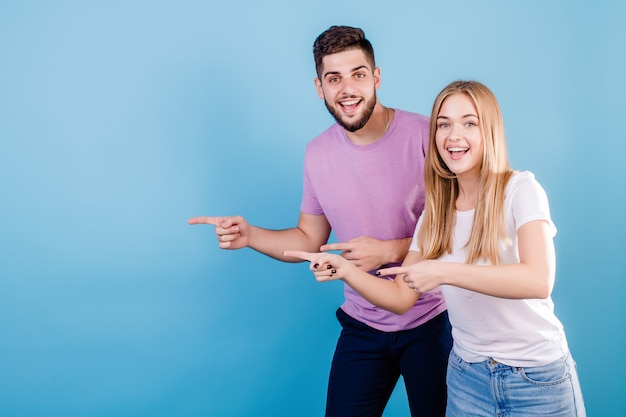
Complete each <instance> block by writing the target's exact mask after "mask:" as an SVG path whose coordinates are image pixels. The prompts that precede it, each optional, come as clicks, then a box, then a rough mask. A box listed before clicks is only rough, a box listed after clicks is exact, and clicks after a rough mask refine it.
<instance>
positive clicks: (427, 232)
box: [285, 81, 586, 417]
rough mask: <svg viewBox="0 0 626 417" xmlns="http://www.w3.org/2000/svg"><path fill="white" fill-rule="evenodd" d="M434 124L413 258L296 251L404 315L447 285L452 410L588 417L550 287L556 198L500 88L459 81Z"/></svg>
mask: <svg viewBox="0 0 626 417" xmlns="http://www.w3.org/2000/svg"><path fill="white" fill-rule="evenodd" d="M430 124H431V126H430V138H429V149H428V151H427V155H426V165H425V172H424V181H425V188H426V204H425V208H424V212H423V213H422V216H421V217H420V219H419V221H418V224H417V226H416V230H415V235H414V239H413V243H412V245H411V249H410V251H409V254H408V255H407V257H406V258H405V261H404V263H403V265H402V266H400V267H394V268H387V269H381V270H380V271H378V275H379V278H377V277H373V276H368V275H367V274H364V273H362V272H361V271H359V270H357V269H356V268H355V267H354V266H353V265H351V264H350V262H347V261H346V260H344V259H343V258H341V257H340V256H338V255H334V254H327V253H322V254H312V253H306V252H296V251H289V252H286V253H285V255H289V256H298V257H301V258H303V259H307V260H309V261H311V269H312V270H313V271H314V274H315V276H316V278H317V279H318V280H319V281H326V280H331V279H341V280H343V281H344V282H345V283H346V284H348V285H350V286H351V287H352V288H354V289H355V290H356V291H357V292H359V293H360V294H361V295H362V296H363V297H364V298H366V299H367V300H369V301H370V302H372V303H373V304H376V305H378V306H380V307H382V308H384V309H388V310H390V311H393V312H395V313H397V314H401V313H402V312H403V311H405V310H406V309H407V308H409V307H410V306H411V305H413V303H415V300H416V299H417V298H419V297H420V296H421V295H422V294H424V293H426V292H428V291H431V290H433V289H436V288H439V289H441V291H442V292H443V294H444V297H445V300H446V303H447V306H448V312H449V316H450V322H451V324H452V335H453V339H454V345H453V349H452V352H451V354H450V359H449V362H448V374H447V385H448V405H447V411H446V415H448V416H500V415H507V416H548V415H549V416H568V417H569V416H585V415H586V414H585V407H584V403H583V398H582V393H581V389H580V384H579V381H578V376H577V371H576V366H575V363H574V360H573V359H572V357H571V356H570V353H569V348H568V344H567V340H566V337H565V333H564V331H563V326H562V324H561V322H560V321H559V320H558V318H557V317H556V316H555V315H554V304H553V302H552V299H551V296H550V294H551V292H552V289H553V286H554V280H555V251H554V243H553V238H554V235H555V234H556V228H555V226H554V224H553V222H552V219H551V217H550V209H549V204H548V199H547V196H546V194H545V192H544V189H543V188H542V187H541V185H540V184H539V183H538V182H537V180H536V179H535V177H534V175H533V174H532V173H530V172H528V171H525V172H517V171H513V170H512V169H511V168H510V166H509V162H508V156H507V150H506V142H505V136H504V126H503V122H502V116H501V113H500V107H499V105H498V102H497V100H496V98H495V97H494V95H493V93H492V92H491V91H490V90H489V89H488V88H487V87H486V86H484V85H483V84H481V83H479V82H476V81H456V82H453V83H451V84H449V85H448V86H447V87H446V88H444V89H443V91H441V93H440V94H439V95H438V96H437V98H436V100H435V103H434V105H433V110H432V116H431V121H430Z"/></svg>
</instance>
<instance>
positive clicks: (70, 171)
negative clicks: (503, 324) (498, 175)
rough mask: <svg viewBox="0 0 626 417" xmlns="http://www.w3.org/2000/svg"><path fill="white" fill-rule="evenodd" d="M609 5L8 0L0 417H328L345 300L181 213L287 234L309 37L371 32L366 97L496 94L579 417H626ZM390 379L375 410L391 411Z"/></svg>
mask: <svg viewBox="0 0 626 417" xmlns="http://www.w3.org/2000/svg"><path fill="white" fill-rule="evenodd" d="M625 12H626V7H625V6H624V3H623V2H620V1H619V0H614V1H610V0H606V1H595V2H577V3H572V2H569V1H565V0H555V1H548V2H546V1H542V0H524V1H519V2H506V3H505V2H499V1H485V0H478V1H475V2H471V4H470V3H467V2H463V1H452V0H450V1H438V2H423V1H408V0H407V1H391V2H374V1H368V0H364V1H362V2H359V3H354V2H330V1H327V0H320V1H317V2H310V3H308V4H307V5H300V4H297V3H294V2H292V1H281V0H268V1H264V2H256V1H231V2H215V1H210V2H209V1H161V0H157V1H106V2H105V1H101V2H97V1H94V2H82V1H67V0H61V1H55V2H47V1H28V0H27V1H23V2H8V1H3V2H2V3H0V141H1V142H0V415H2V416H6V417H22V416H24V417H25V416H29V417H32V416H63V417H74V416H76V417H78V416H80V417H86V416H89V417H104V416H117V417H124V416H133V417H140V416H150V417H158V416H189V417H195V416H220V417H228V416H267V415H271V416H276V417H278V416H294V415H297V416H300V417H306V416H320V415H322V414H323V407H324V398H325V389H326V378H327V372H328V369H329V364H330V359H331V355H332V352H333V348H334V342H335V339H336V336H337V334H338V330H339V329H338V325H337V323H336V322H335V319H334V311H335V309H336V307H337V306H338V305H339V304H340V302H341V300H342V293H341V285H340V284H339V283H337V282H334V283H325V284H320V283H316V282H315V281H314V279H313V278H312V276H311V275H310V274H309V272H308V270H307V267H306V266H305V265H304V264H296V265H288V264H281V263H279V262H276V261H273V260H271V259H268V258H265V257H263V256H261V255H259V254H257V253H255V252H253V251H251V250H242V251H236V252H227V251H220V250H219V249H218V248H217V245H216V243H215V238H214V235H213V231H212V228H211V227H209V226H207V227H204V226H194V227H192V226H188V225H187V223H186V220H187V218H189V217H191V216H196V215H228V214H242V215H244V216H246V217H247V218H248V219H249V220H250V221H251V222H252V223H255V224H259V225H263V226H266V227H270V228H285V227H290V226H292V225H295V223H296V221H297V217H298V209H299V202H300V192H301V164H302V158H303V153H304V146H305V143H306V142H307V141H309V140H310V139H312V138H313V137H314V136H315V135H316V134H317V133H319V132H320V131H322V130H323V129H324V128H326V127H327V126H328V125H329V124H330V123H331V122H332V120H331V118H330V116H329V115H328V114H327V112H326V109H325V108H324V106H323V105H322V103H321V101H320V100H319V99H318V97H317V95H316V93H315V90H314V85H313V78H314V76H315V73H314V66H313V60H312V54H311V45H312V43H313V40H314V39H315V37H316V36H317V35H318V34H319V33H320V32H321V31H323V30H325V29H326V28H328V27H329V26H331V25H333V24H348V25H355V26H360V27H362V28H364V29H365V31H366V34H367V35H368V37H369V38H370V39H371V41H372V42H373V44H374V47H375V49H376V51H377V64H378V65H379V66H380V68H381V70H382V86H381V88H380V90H379V96H380V98H381V101H382V102H383V103H384V104H386V105H388V106H394V107H399V108H404V109H406V110H411V111H416V112H421V113H426V114H428V113H429V112H430V106H431V104H432V100H433V99H434V97H435V95H436V94H437V92H438V91H439V90H440V89H441V88H442V87H443V86H444V85H446V84H447V83H448V82H449V81H452V80H453V79H457V78H474V79H478V80H480V81H482V82H484V83H485V84H487V85H488V86H490V87H491V88H492V90H493V91H494V92H495V94H496V95H497V97H498V98H499V100H500V103H501V105H502V108H503V111H504V118H505V126H506V130H507V136H508V140H509V149H510V154H511V159H512V161H513V164H514V166H515V167H516V168H518V169H529V170H532V171H534V172H535V173H536V175H537V178H538V179H539V181H540V182H541V183H542V184H543V185H544V187H545V188H546V190H547V192H548V194H549V197H550V201H551V206H552V211H553V217H554V220H555V222H556V224H557V227H558V228H559V233H558V235H557V238H556V244H557V255H558V276H557V283H556V289H555V291H554V299H555V302H556V311H557V314H558V315H559V317H560V318H561V320H562V321H563V323H564V325H565V328H566V332H567V334H568V338H569V341H570V344H571V349H572V351H573V354H574V355H575V357H576V359H577V361H578V365H579V371H580V377H581V380H582V385H583V389H584V394H585V396H586V401H587V407H588V410H589V414H590V415H596V416H604V417H610V416H616V417H617V416H623V415H625V414H626V398H625V397H624V395H623V384H622V383H621V379H620V378H619V377H620V376H621V375H623V374H624V373H625V371H626V367H625V365H624V361H623V360H621V359H622V358H621V354H623V352H624V351H625V350H626V325H625V321H626V320H625V318H624V317H625V314H624V301H623V297H622V295H623V293H624V290H625V289H626V280H625V278H626V269H625V267H624V264H623V263H622V262H621V260H620V259H621V258H622V257H623V256H624V250H625V249H626V244H625V243H624V238H623V236H624V232H625V231H626V225H625V221H624V215H623V205H622V204H623V201H624V199H625V198H626V187H625V186H624V182H623V169H622V166H620V165H619V164H620V163H622V160H623V157H624V155H626V134H625V129H624V127H623V125H624V115H625V113H626V106H625V105H624V97H626V83H625V81H624V80H625V78H624V74H626V63H625V58H626V19H625V18H624V15H625ZM407 410H408V407H407V405H406V399H405V395H404V394H403V393H402V386H401V385H400V386H399V387H398V390H396V393H394V396H393V398H392V400H391V403H390V404H389V407H388V409H387V411H386V414H385V415H386V416H400V415H408V411H407Z"/></svg>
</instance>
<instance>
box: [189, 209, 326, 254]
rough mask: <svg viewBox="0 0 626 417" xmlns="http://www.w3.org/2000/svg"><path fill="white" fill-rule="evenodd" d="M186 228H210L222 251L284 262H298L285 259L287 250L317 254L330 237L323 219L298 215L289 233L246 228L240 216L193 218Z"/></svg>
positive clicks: (247, 224)
mask: <svg viewBox="0 0 626 417" xmlns="http://www.w3.org/2000/svg"><path fill="white" fill-rule="evenodd" d="M189 224H212V225H214V226H215V234H216V235H217V240H218V242H219V247H220V248H222V249H229V250H232V249H240V248H244V247H249V248H251V249H254V250H256V251H257V252H260V253H262V254H264V255H267V256H270V257H272V258H274V259H278V260H280V261H285V262H300V261H301V259H296V258H293V257H286V256H284V255H283V252H284V251H285V250H287V249H297V250H303V251H308V252H317V251H319V248H320V246H321V245H323V244H324V243H326V241H327V240H328V236H330V224H329V223H328V220H327V219H326V216H324V215H318V216H316V215H311V214H306V213H302V212H301V213H300V218H299V219H298V225H297V226H296V227H292V228H289V229H283V230H272V229H265V228H262V227H258V226H252V225H250V224H249V223H248V222H247V221H246V220H245V219H244V218H243V217H241V216H227V217H209V216H203V217H193V218H191V219H189Z"/></svg>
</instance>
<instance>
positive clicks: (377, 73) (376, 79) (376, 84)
mask: <svg viewBox="0 0 626 417" xmlns="http://www.w3.org/2000/svg"><path fill="white" fill-rule="evenodd" d="M378 87H380V68H378V67H376V68H374V88H375V89H377V90H378Z"/></svg>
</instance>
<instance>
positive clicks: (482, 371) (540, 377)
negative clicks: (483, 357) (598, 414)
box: [446, 350, 586, 417]
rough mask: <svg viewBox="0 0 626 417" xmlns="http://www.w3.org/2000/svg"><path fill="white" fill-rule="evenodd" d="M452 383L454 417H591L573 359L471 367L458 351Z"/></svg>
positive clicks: (453, 356)
mask: <svg viewBox="0 0 626 417" xmlns="http://www.w3.org/2000/svg"><path fill="white" fill-rule="evenodd" d="M447 382H448V407H447V412H446V415H447V416H449V417H458V416H463V417H467V416H481V417H483V416H484V417H486V416H491V417H493V416H498V417H500V416H503V417H504V416H506V417H521V416H524V417H525V416H542V417H546V416H550V417H553V416H562V417H584V416H586V412H585V406H584V403H583V396H582V392H581V389H580V384H579V382H578V374H577V371H576V363H575V362H574V360H573V359H572V358H571V356H570V355H569V354H567V355H565V356H564V357H562V358H561V359H559V360H556V361H554V362H552V363H550V364H548V365H544V366H537V367H526V368H519V367H511V366H507V365H504V364H501V363H499V362H496V361H494V360H487V361H484V362H477V363H469V362H465V361H464V360H463V359H461V358H460V357H459V356H458V355H457V354H456V353H455V352H454V350H453V351H452V352H451V353H450V360H449V363H448V377H447Z"/></svg>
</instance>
